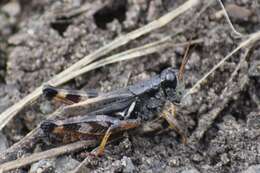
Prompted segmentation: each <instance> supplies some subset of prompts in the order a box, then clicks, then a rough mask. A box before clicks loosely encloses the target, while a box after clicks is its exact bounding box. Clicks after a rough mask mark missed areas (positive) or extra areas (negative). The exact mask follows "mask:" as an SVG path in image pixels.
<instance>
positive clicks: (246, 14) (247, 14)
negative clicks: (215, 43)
mask: <svg viewBox="0 0 260 173" xmlns="http://www.w3.org/2000/svg"><path fill="white" fill-rule="evenodd" d="M225 9H226V11H227V12H228V15H229V16H230V17H231V18H232V19H233V20H236V21H242V22H243V21H248V20H249V19H251V16H252V15H253V12H252V11H251V10H250V9H247V8H245V7H242V6H238V5H236V4H228V5H226V6H225ZM223 15H224V11H223V10H221V11H219V12H217V13H216V14H215V17H216V18H217V19H218V18H221V17H222V16H223Z"/></svg>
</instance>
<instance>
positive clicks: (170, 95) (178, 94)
mask: <svg viewBox="0 0 260 173" xmlns="http://www.w3.org/2000/svg"><path fill="white" fill-rule="evenodd" d="M161 85H162V89H163V91H164V93H165V95H166V97H167V99H168V100H170V101H171V102H173V103H177V104H178V103H180V101H181V98H182V96H183V93H184V85H183V83H182V81H181V80H179V77H178V70H176V69H174V68H167V69H165V70H163V71H162V73H161Z"/></svg>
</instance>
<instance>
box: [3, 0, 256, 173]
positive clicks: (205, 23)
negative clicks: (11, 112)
mask: <svg viewBox="0 0 260 173" xmlns="http://www.w3.org/2000/svg"><path fill="white" fill-rule="evenodd" d="M182 3H183V1H181V0H178V1H171V0H147V1H134V0H123V1H121V0H120V1H113V0H106V1H105V0H103V1H102V0H95V1H94V0H93V1H91V0H89V1H84V0H74V1H50V0H43V1H36V0H31V1H24V0H15V1H5V0H4V1H1V2H0V21H1V22H0V91H1V92H0V112H2V111H4V110H5V109H6V108H7V107H8V106H10V105H12V104H14V103H15V102H17V101H18V100H19V99H21V98H23V97H24V96H26V95H27V94H28V93H30V92H31V91H33V90H34V89H35V88H36V87H38V86H39V85H41V84H42V83H44V82H46V81H47V80H48V79H50V78H51V77H52V76H54V75H55V74H57V73H59V72H61V71H62V70H64V69H66V68H67V67H69V66H70V65H72V64H73V63H74V62H76V61H78V60H80V59H81V58H83V57H84V56H85V55H87V54H89V53H91V52H93V51H95V50H96V49H98V48H100V47H102V46H103V45H106V44H107V43H109V42H111V41H112V40H113V39H115V38H116V37H118V36H120V35H123V34H126V33H128V32H130V31H132V30H134V29H137V28H139V27H141V26H144V25H145V24H147V23H149V22H151V21H153V20H155V19H157V18H159V17H160V16H162V15H164V14H166V13H167V12H169V11H171V10H172V9H175V8H177V7H178V6H180V5H181V4H182ZM224 3H225V5H226V6H227V7H228V8H227V9H228V12H229V13H230V18H231V20H232V23H233V24H234V27H235V28H236V29H237V30H238V31H240V32H241V33H245V34H249V33H253V32H256V31H258V30H259V29H260V11H259V10H258V9H259V8H260V4H259V2H258V1H257V0H226V1H224ZM83 4H84V5H86V6H89V9H88V10H87V11H85V12H83V13H80V14H76V15H72V16H69V14H70V12H73V11H74V10H75V9H78V8H79V7H80V6H82V5H83ZM204 5H206V4H202V6H200V7H199V8H194V9H192V10H189V11H188V12H186V13H185V14H183V15H181V16H179V17H178V18H177V19H176V20H175V21H173V22H172V23H169V24H168V25H167V26H165V27H163V28H161V29H159V30H156V31H154V32H152V33H149V34H148V35H145V36H143V37H141V38H139V39H137V40H134V41H132V42H131V43H130V44H128V45H126V46H124V47H122V48H119V49H117V50H116V51H114V52H113V53H116V52H120V51H123V50H127V49H129V48H133V47H137V46H141V45H143V44H145V43H150V42H152V41H154V40H158V39H160V38H163V37H165V36H168V35H173V34H174V33H175V32H177V31H179V30H180V29H182V28H185V27H186V25H187V23H189V22H190V21H191V19H192V18H193V17H194V16H196V15H197V14H198V13H199V11H200V10H201V9H203V7H204ZM220 10H221V7H220V5H219V4H218V3H216V2H215V3H212V4H211V5H210V6H209V7H208V8H207V9H206V10H205V11H203V13H202V14H201V15H200V16H199V17H198V18H197V19H196V20H195V21H194V22H193V23H192V24H191V25H190V26H189V27H188V28H187V29H186V30H185V31H184V32H183V33H182V34H181V35H178V36H177V37H174V38H173V39H174V41H175V42H177V43H180V42H184V41H189V40H190V39H196V38H202V39H203V42H202V43H200V44H197V45H195V46H192V47H191V49H190V51H189V56H190V58H189V62H188V63H187V65H186V67H185V86H186V89H187V90H188V89H189V88H191V87H192V86H193V85H194V84H195V83H196V81H198V80H199V79H200V78H201V77H202V76H203V74H205V73H207V72H208V71H209V70H210V69H212V67H213V66H214V65H216V64H217V63H218V62H219V61H220V60H221V59H222V58H223V57H225V56H226V55H227V54H228V53H230V52H231V51H232V50H233V49H234V48H236V47H237V46H238V44H239V43H240V41H242V40H243V39H241V38H238V37H237V36H236V35H235V34H234V33H233V32H232V30H231V28H230V26H229V25H228V24H227V21H226V19H225V17H224V16H223V15H219V14H220V13H219V11H220ZM259 52H260V49H259V43H258V44H256V45H254V47H252V48H251V51H250V52H249V54H248V56H247V58H246V59H245V61H241V67H240V68H239V70H238V72H237V74H236V75H235V77H234V78H233V80H231V81H230V82H229V80H230V78H231V76H232V73H233V71H234V70H235V69H236V67H237V66H238V64H239V62H240V59H242V58H243V57H244V54H245V51H239V52H238V53H236V54H235V55H234V56H233V57H232V58H231V60H229V61H228V62H225V63H224V65H223V66H222V67H221V68H220V69H218V70H217V71H216V72H214V74H213V75H211V76H210V77H209V79H208V80H207V81H206V82H204V83H203V85H202V86H201V88H200V89H199V90H198V91H197V92H196V93H194V94H192V95H190V96H188V97H187V98H186V99H185V100H184V101H183V104H181V105H180V106H179V107H178V108H177V112H178V119H179V121H180V123H181V124H183V129H184V131H185V132H186V134H187V136H188V144H182V143H181V142H180V138H179V136H178V135H176V133H175V132H174V131H167V132H165V133H161V134H160V135H149V136H144V135H127V136H126V137H124V138H123V139H122V140H119V141H117V142H114V143H112V144H110V145H108V146H107V147H106V154H105V155H104V156H103V157H101V158H96V159H90V160H89V161H88V162H87V164H86V169H87V170H88V171H90V172H203V173H204V172H205V173H206V172H207V173H208V172H220V173H221V172H223V173H224V172H232V173H233V172H234V173H235V172H242V171H244V170H247V169H248V168H249V167H250V166H252V165H258V164H259V163H260V145H259V142H260V121H259V116H260V94H259V87H260V72H259ZM184 54H185V47H177V48H168V49H167V50H163V51H161V52H157V53H154V54H152V55H149V56H145V57H142V58H139V59H135V60H130V61H124V62H119V63H116V64H112V65H108V66H105V67H102V68H99V69H97V70H94V71H91V72H89V73H87V74H84V75H83V76H80V77H77V78H75V79H73V80H71V81H70V82H68V83H66V84H65V85H64V86H62V87H63V88H70V89H82V90H87V89H96V90H98V91H102V92H106V91H111V90H114V89H117V88H121V87H124V86H125V85H126V84H132V83H136V82H137V81H141V80H144V79H148V78H150V77H151V76H153V75H155V74H157V73H159V72H160V71H162V70H163V69H165V68H167V67H174V68H179V66H180V63H181V59H182V57H183V56H184ZM257 64H258V65H257ZM58 106H59V105H57V104H54V103H50V102H49V101H46V100H45V99H44V98H43V97H41V98H40V99H38V100H37V102H36V103H34V104H33V105H31V106H29V107H27V108H26V109H25V110H23V111H22V112H20V113H19V114H18V115H17V116H16V117H15V118H14V119H13V120H12V121H11V122H10V123H8V125H7V126H6V127H5V128H4V130H3V134H4V136H5V137H6V138H7V141H8V145H9V146H11V145H12V144H14V143H16V142H18V141H19V140H20V139H22V138H23V137H24V136H25V135H26V134H27V133H28V132H30V131H31V130H32V129H33V128H35V127H36V126H37V125H38V124H39V123H40V122H41V121H43V120H44V119H45V117H46V115H47V114H49V113H50V112H53V111H54V110H55V109H56V108H57V107H58ZM203 122H206V123H204V124H206V125H205V126H204V125H203ZM207 123H208V124H207ZM207 125H208V127H207ZM37 147H38V149H35V151H36V150H40V149H39V148H41V147H42V145H40V144H39V145H37ZM84 152H86V150H84V151H82V152H77V153H71V154H69V157H70V159H73V163H75V165H77V163H79V162H80V161H82V160H83V159H84V157H83V155H84ZM62 157H66V158H67V157H68V156H62ZM40 162H42V161H40ZM68 162H69V161H68ZM59 163H60V164H64V162H62V161H61V162H59ZM65 163H66V162H65ZM38 164H39V162H38ZM56 164H57V163H56ZM32 167H35V165H34V166H32ZM56 167H59V166H55V165H54V166H53V169H48V170H47V172H48V171H49V172H54V171H55V169H56ZM256 167H257V166H256ZM258 167H259V166H258ZM57 169H58V168H57ZM70 169H71V168H70ZM251 169H253V168H252V167H251ZM29 170H31V172H33V171H32V168H31V166H26V167H24V168H23V169H20V170H17V172H18V171H25V172H27V171H29ZM63 171H64V170H63ZM43 172H44V171H43Z"/></svg>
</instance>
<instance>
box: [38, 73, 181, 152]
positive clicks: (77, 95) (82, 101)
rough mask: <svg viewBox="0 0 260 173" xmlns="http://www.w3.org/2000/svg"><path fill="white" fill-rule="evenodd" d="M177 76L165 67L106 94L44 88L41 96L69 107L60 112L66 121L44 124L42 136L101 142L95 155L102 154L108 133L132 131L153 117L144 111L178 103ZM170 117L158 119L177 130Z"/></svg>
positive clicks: (178, 77) (53, 121) (179, 87)
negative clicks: (53, 135)
mask: <svg viewBox="0 0 260 173" xmlns="http://www.w3.org/2000/svg"><path fill="white" fill-rule="evenodd" d="M178 74H179V73H178V70H176V69H173V68H167V69H165V70H163V71H162V72H161V73H160V74H158V75H155V76H153V77H151V78H150V79H149V80H145V81H142V82H139V83H137V84H134V85H130V86H128V87H126V88H122V89H118V90H115V91H111V92H108V93H96V92H83V91H75V90H64V89H58V88H55V87H52V86H49V85H46V86H45V87H44V88H43V93H44V95H45V96H46V97H47V98H49V99H55V100H60V101H62V102H64V103H67V104H70V105H69V106H67V108H66V109H64V111H63V114H66V116H67V117H68V116H69V117H70V118H66V119H57V120H48V121H45V122H43V123H42V124H41V129H42V130H43V131H44V132H45V133H46V134H55V135H57V136H62V137H63V141H67V142H71V141H75V140H82V139H85V140H87V139H93V138H94V139H99V140H101V143H100V145H99V148H98V151H97V153H96V154H97V155H102V154H103V152H104V148H105V145H106V143H107V141H108V139H109V137H110V136H111V134H115V133H118V132H122V131H125V130H129V129H135V128H137V127H139V126H140V125H142V124H143V122H146V121H150V120H153V119H154V118H155V117H154V115H152V114H146V113H147V111H146V109H153V110H157V111H158V109H160V108H161V107H162V106H163V105H164V103H165V102H166V101H167V100H168V101H170V102H171V103H174V104H178V103H180V101H181V97H182V94H183V93H182V91H183V89H182V84H181V81H180V75H178ZM151 100H153V101H152V102H151ZM150 103H152V104H150ZM71 114H73V116H71ZM75 115H76V116H75ZM174 116H175V111H172V114H167V115H163V116H162V117H161V118H163V119H165V120H166V122H167V123H168V124H169V126H170V127H173V128H175V129H177V131H179V130H178V128H177V127H178V125H177V124H176V120H175V118H174Z"/></svg>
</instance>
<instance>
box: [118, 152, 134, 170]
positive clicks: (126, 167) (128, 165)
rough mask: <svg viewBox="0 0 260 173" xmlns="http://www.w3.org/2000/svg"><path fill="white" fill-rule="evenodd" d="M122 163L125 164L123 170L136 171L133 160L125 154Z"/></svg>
mask: <svg viewBox="0 0 260 173" xmlns="http://www.w3.org/2000/svg"><path fill="white" fill-rule="evenodd" d="M121 162H122V165H123V166H124V169H123V172H125V173H131V172H134V170H135V166H134V164H133V162H132V160H131V158H129V157H126V156H124V157H123V158H122V160H121Z"/></svg>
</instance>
